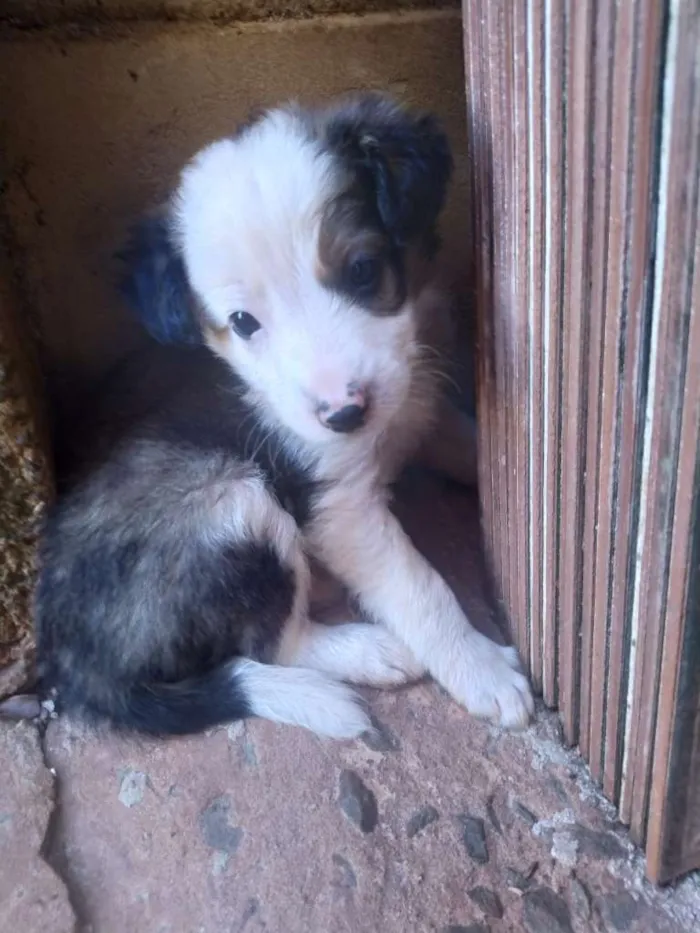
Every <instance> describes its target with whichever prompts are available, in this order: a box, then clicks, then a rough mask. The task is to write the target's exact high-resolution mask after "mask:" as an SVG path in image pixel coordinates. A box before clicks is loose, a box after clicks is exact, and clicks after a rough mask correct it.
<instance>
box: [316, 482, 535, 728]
mask: <svg viewBox="0 0 700 933" xmlns="http://www.w3.org/2000/svg"><path fill="white" fill-rule="evenodd" d="M348 496H350V498H351V500H352V504H353V505H354V508H351V507H350V504H351V503H350V501H349V499H348ZM358 496H359V497H360V500H359V501H361V503H362V505H361V507H360V508H358V506H357V502H358ZM307 538H308V539H309V540H310V542H311V544H312V547H313V548H314V549H315V553H316V555H317V557H318V558H319V559H320V560H322V561H323V562H324V563H325V564H326V566H328V567H329V568H330V569H331V571H332V572H334V573H335V574H336V576H338V577H339V578H340V579H341V580H343V582H344V583H345V584H346V585H347V586H348V587H349V588H350V589H351V590H352V591H353V592H354V593H356V594H357V596H358V597H359V599H360V601H361V603H362V605H363V607H364V609H365V610H366V611H367V612H368V613H369V614H370V615H371V616H372V617H373V618H375V619H376V620H377V621H379V622H381V623H383V624H384V625H386V626H387V628H389V629H390V630H391V631H393V632H394V633H395V634H396V635H397V636H398V637H399V638H400V639H401V640H402V641H403V642H405V644H406V645H407V646H408V648H409V649H410V650H411V652H412V654H413V655H414V657H415V658H416V660H417V661H418V663H419V664H423V665H425V667H426V668H427V669H428V671H429V672H430V673H431V674H432V675H433V677H435V679H436V680H437V681H439V682H440V683H441V684H442V685H443V686H444V687H445V688H446V689H447V690H448V691H449V693H451V694H452V696H453V697H454V698H455V699H456V700H457V701H458V702H460V703H462V704H463V705H464V706H465V707H466V708H467V709H468V710H469V711H470V712H471V713H473V714H474V715H476V716H481V717H485V718H488V719H492V720H494V721H495V722H498V723H501V724H502V725H504V726H510V727H522V726H525V725H526V724H527V722H528V720H529V717H530V715H531V714H532V712H533V710H534V704H533V700H532V694H531V691H530V687H529V684H528V681H527V679H526V678H525V677H524V676H523V674H522V673H520V671H519V669H518V656H517V652H516V651H515V649H514V648H505V647H501V646H499V645H496V644H494V642H492V641H490V640H489V639H488V638H486V637H485V636H484V635H482V634H481V633H479V632H477V631H476V629H474V628H473V626H472V625H470V623H469V621H468V619H467V618H466V616H465V615H464V613H463V612H462V610H461V608H460V606H459V603H458V602H457V600H456V598H455V596H454V594H453V593H452V591H451V590H450V588H449V587H448V585H447V584H446V583H445V581H444V580H443V579H442V578H441V577H440V575H439V574H438V573H437V572H436V571H435V570H434V569H433V568H432V567H431V566H430V564H429V563H428V562H427V561H426V560H425V559H424V558H423V557H422V556H421V555H420V554H419V553H418V551H416V549H415V548H414V547H413V545H412V544H411V542H410V540H409V539H408V537H407V535H406V534H405V533H404V531H403V529H402V528H401V526H400V524H399V522H398V521H397V520H396V519H395V518H394V516H393V515H392V514H391V513H390V511H389V509H388V508H387V506H386V503H385V500H384V498H383V496H381V495H380V494H379V493H378V492H376V491H372V490H365V491H364V497H362V493H361V492H358V490H357V489H354V490H348V489H347V488H343V487H335V488H333V489H331V490H329V491H328V492H327V493H326V495H325V497H324V499H323V502H322V504H321V508H320V509H319V511H318V512H317V515H316V518H315V520H314V522H313V524H312V526H311V528H310V529H309V532H308V533H307Z"/></svg>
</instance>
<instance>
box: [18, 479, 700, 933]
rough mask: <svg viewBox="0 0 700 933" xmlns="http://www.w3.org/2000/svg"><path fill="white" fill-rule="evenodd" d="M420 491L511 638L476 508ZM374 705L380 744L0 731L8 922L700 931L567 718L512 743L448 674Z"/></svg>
mask: <svg viewBox="0 0 700 933" xmlns="http://www.w3.org/2000/svg"><path fill="white" fill-rule="evenodd" d="M410 498H411V502H412V506H411V512H412V516H411V517H408V518H407V516H405V515H404V520H405V521H406V523H407V525H408V527H409V531H412V532H413V533H414V536H415V537H417V539H419V540H418V543H419V545H420V546H421V547H422V549H423V550H424V551H425V553H426V554H428V556H429V557H430V558H431V560H433V562H434V563H436V565H437V566H438V567H439V568H440V569H441V570H442V572H443V573H444V574H445V575H446V576H447V577H448V579H450V580H451V582H452V584H453V586H454V587H455V589H456V590H457V591H458V595H459V596H460V598H461V600H462V602H463V603H464V604H465V606H466V608H467V609H468V611H470V612H471V615H472V617H473V618H474V619H475V621H476V622H477V623H478V624H479V625H480V627H481V628H482V629H484V630H488V631H491V632H493V631H494V625H495V622H494V618H493V613H492V612H491V611H490V609H489V603H488V600H487V595H486V593H485V591H484V589H483V580H484V573H483V567H482V565H481V562H480V558H479V549H478V538H477V534H476V529H477V527H478V521H477V507H476V503H475V501H474V499H473V497H471V496H470V495H467V494H465V493H464V492H462V491H459V492H458V491H456V490H455V491H451V492H448V491H445V490H442V493H441V496H440V498H437V497H436V491H435V489H430V488H429V484H427V485H426V486H425V487H424V488H423V489H422V491H421V490H416V489H415V488H414V489H412V490H411V491H410ZM428 509H429V511H427V510H428ZM428 515H429V516H430V518H429V520H427V521H426V516H428ZM418 530H420V533H418ZM455 555H460V561H459V566H458V567H456V566H455V561H454V556H455ZM367 697H368V700H369V702H370V704H371V706H372V709H373V712H374V715H375V717H376V722H377V731H376V734H375V735H374V736H373V737H372V738H371V739H367V740H365V741H358V742H351V743H340V744H334V743H331V742H327V741H322V740H320V739H318V738H316V737H314V736H312V735H310V734H307V733H304V732H302V731H300V730H294V729H289V728H287V729H285V728H282V727H277V726H274V725H272V724H270V723H266V722H257V721H251V722H247V723H245V724H243V723H237V724H235V725H233V726H230V727H228V728H221V729H217V730H214V731H213V732H210V733H209V734H207V735H202V736H198V737H195V738H190V739H184V740H178V741H171V742H155V741H146V740H136V739H130V738H125V737H118V736H115V735H113V734H109V733H103V734H94V733H89V732H87V731H85V730H84V729H82V728H79V727H78V726H76V725H74V724H72V723H70V722H68V721H64V720H53V721H51V722H49V724H48V727H47V728H46V729H45V731H44V732H43V734H40V732H39V730H38V729H37V728H36V727H35V726H34V725H33V724H31V723H27V722H19V723H2V724H0V754H1V755H2V760H3V762H4V763H5V775H4V778H3V781H2V782H1V783H0V849H1V851H2V856H3V857H2V865H3V868H2V872H1V873H0V929H3V930H14V929H16V930H22V931H23V933H39V931H41V933H44V931H49V933H64V931H65V933H68V931H80V933H221V931H231V933H242V931H244V933H261V931H267V933H380V931H381V933H510V931H513V933H515V931H523V930H524V931H527V933H585V931H589V930H590V931H594V933H618V931H632V933H634V931H638V933H642V931H649V930H654V933H687V931H690V930H694V929H700V881H699V880H698V879H697V878H696V877H689V878H687V879H685V880H684V881H683V882H682V883H681V884H680V885H678V886H677V887H676V888H673V889H665V890H655V889H654V888H652V887H651V886H650V885H649V884H648V883H647V882H646V881H645V880H644V876H643V861H642V858H641V855H640V854H639V852H638V851H637V850H636V849H635V848H634V846H633V845H632V844H631V843H630V841H629V839H628V837H627V835H626V833H625V831H624V829H623V828H622V827H621V826H620V825H619V824H617V823H616V822H615V816H614V812H613V810H612V808H610V806H609V805H608V804H607V803H606V802H605V801H604V800H603V799H602V798H601V796H600V795H599V793H598V791H597V789H596V788H595V786H594V785H593V784H592V782H591V780H590V778H589V776H588V772H587V770H586V768H585V766H584V764H583V762H582V761H581V759H580V758H579V757H578V756H577V755H576V754H575V753H574V752H570V751H567V750H565V749H564V748H563V746H562V744H561V735H560V730H559V725H558V720H557V718H556V716H555V715H554V714H552V713H549V712H547V711H545V710H543V709H540V710H539V711H538V716H537V721H536V723H535V724H534V725H533V726H532V727H531V729H530V730H528V731H527V732H525V733H522V734H509V733H506V732H503V731H501V730H499V729H496V728H494V727H491V726H489V725H486V724H484V723H479V722H476V721H474V720H472V719H470V718H469V717H468V716H467V715H466V713H464V711H462V710H460V709H459V708H458V707H457V706H456V705H455V704H454V703H452V702H451V701H450V700H449V699H448V698H447V697H446V696H444V695H443V693H442V692H441V691H440V690H439V689H438V688H436V687H435V686H433V685H431V684H420V685H417V686H414V687H411V688H410V689H406V690H401V691H397V692H393V693H392V692H385V693H380V692H374V691H371V692H370V691H368V693H367Z"/></svg>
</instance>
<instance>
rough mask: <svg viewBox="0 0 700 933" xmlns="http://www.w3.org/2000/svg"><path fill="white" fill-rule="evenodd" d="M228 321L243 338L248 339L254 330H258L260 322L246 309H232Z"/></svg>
mask: <svg viewBox="0 0 700 933" xmlns="http://www.w3.org/2000/svg"><path fill="white" fill-rule="evenodd" d="M229 322H230V324H231V327H232V328H233V329H234V330H235V331H236V333H237V334H238V336H239V337H242V338H243V340H250V338H251V337H252V336H253V334H254V333H255V331H256V330H260V323H259V322H258V321H257V320H256V319H255V318H254V317H253V315H252V314H248V312H247V311H234V312H233V314H232V315H231V316H230V317H229Z"/></svg>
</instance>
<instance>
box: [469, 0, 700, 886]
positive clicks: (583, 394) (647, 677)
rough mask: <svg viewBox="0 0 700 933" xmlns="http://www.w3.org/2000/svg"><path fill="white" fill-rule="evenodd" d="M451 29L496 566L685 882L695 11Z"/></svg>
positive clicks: (697, 3) (542, 14)
mask: <svg viewBox="0 0 700 933" xmlns="http://www.w3.org/2000/svg"><path fill="white" fill-rule="evenodd" d="M464 8H465V30H466V33H467V35H466V38H465V46H466V48H467V50H468V54H467V58H468V61H469V73H470V75H472V76H473V77H472V79H471V80H472V86H471V87H469V88H468V89H467V92H468V97H469V100H470V102H471V105H472V112H473V113H476V112H478V114H479V118H478V119H479V120H480V121H483V123H482V125H481V126H479V127H477V126H476V123H477V119H476V118H474V119H473V121H472V123H473V132H474V135H475V141H474V142H473V143H472V147H473V153H474V161H475V172H474V175H475V179H476V182H475V191H476V192H477V194H478V197H479V199H480V202H481V205H480V209H479V211H478V212H475V217H476V221H475V222H476V230H477V240H478V242H479V246H480V262H481V265H482V267H483V268H482V272H481V275H480V298H479V307H480V315H481V318H482V322H481V325H480V326H481V333H482V335H483V340H484V342H485V343H484V346H483V348H482V349H483V356H485V357H486V362H484V361H483V360H482V361H481V363H480V367H481V368H480V372H481V376H480V379H481V381H483V383H484V391H483V393H482V399H484V400H485V401H484V403H483V406H482V408H480V412H483V414H482V417H485V418H487V419H488V421H487V422H484V423H482V425H481V432H482V443H481V446H480V451H481V460H482V462H481V464H480V470H481V474H480V475H481V477H482V481H484V482H487V483H488V487H487V489H486V491H485V492H484V493H483V499H484V503H485V507H484V516H485V521H487V522H490V527H489V529H488V541H489V546H490V547H491V551H492V559H493V562H494V566H496V567H497V572H498V582H499V586H500V591H501V593H502V595H503V598H504V602H505V606H506V608H507V610H508V611H509V613H510V616H511V619H512V620H513V623H514V625H515V634H516V638H517V641H518V644H519V647H520V649H521V653H522V654H523V656H524V657H525V658H526V659H527V660H528V661H529V665H530V672H531V675H532V678H533V682H534V683H535V684H536V686H538V687H541V689H542V691H543V696H544V698H545V701H546V702H547V703H548V704H550V705H557V706H558V707H559V710H560V714H561V716H562V720H563V723H564V732H565V736H566V739H567V740H568V741H569V742H572V743H573V742H576V741H577V740H578V741H579V743H580V746H581V750H582V752H583V753H584V755H585V756H586V758H587V759H588V761H589V763H590V765H591V769H592V772H593V774H594V776H595V777H596V778H597V779H598V780H599V781H601V783H602V785H603V789H604V790H605V792H606V794H607V795H608V797H609V798H610V799H612V800H614V801H616V802H618V803H619V806H620V815H621V818H622V819H623V820H625V821H627V822H628V823H629V824H630V826H631V831H632V834H633V836H634V838H635V839H636V840H637V841H638V842H640V843H644V842H645V840H646V843H647V852H648V865H649V874H650V876H651V877H652V878H654V879H655V880H666V879H668V878H670V877H674V876H675V875H677V874H678V872H679V871H683V870H686V869H688V868H690V867H695V866H697V865H698V864H699V863H700V683H699V682H698V679H697V674H696V672H697V669H698V666H700V566H699V565H700V530H698V527H697V526H698V525H700V465H699V464H700V372H698V370H699V369H700V323H698V319H697V318H698V315H699V314H700V284H698V283H699V282H700V253H699V252H698V251H699V250H700V245H699V243H698V240H699V238H700V233H698V229H699V228H700V215H698V210H699V208H698V202H699V200H700V177H699V175H700V168H699V166H700V0H672V2H671V3H670V4H668V5H661V4H657V5H654V6H653V8H650V7H649V5H648V4H646V3H645V2H644V0H620V2H619V3H617V4H603V3H594V2H593V0H583V2H581V3H577V4H573V3H566V4H557V3H555V2H554V0H528V2H527V3H526V4H508V3H506V2H505V0H498V2H490V0H465V3H464ZM691 287H692V289H694V293H693V296H692V297H691ZM486 456H488V457H490V458H491V459H490V461H489V462H488V463H484V462H483V461H484V458H485V457H486ZM693 665H694V667H693ZM693 671H695V676H693Z"/></svg>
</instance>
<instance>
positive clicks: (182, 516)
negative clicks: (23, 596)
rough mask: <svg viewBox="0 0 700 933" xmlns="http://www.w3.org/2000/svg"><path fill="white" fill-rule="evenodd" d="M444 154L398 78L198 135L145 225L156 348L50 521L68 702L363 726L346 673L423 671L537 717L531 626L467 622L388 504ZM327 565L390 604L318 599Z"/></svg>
mask: <svg viewBox="0 0 700 933" xmlns="http://www.w3.org/2000/svg"><path fill="white" fill-rule="evenodd" d="M450 170H451V157H450V153H449V148H448V143H447V140H446V137H445V135H444V133H443V132H442V130H441V129H440V127H439V126H438V124H437V122H436V121H435V119H434V118H433V117H432V116H430V115H426V114H420V113H413V112H408V111H406V110H404V109H403V108H401V107H399V106H397V105H396V104H394V103H392V102H391V101H389V100H387V99H385V98H383V97H380V96H364V95H363V96H360V97H358V98H354V99H352V100H348V101H344V102H342V103H340V104H337V105H335V106H331V107H329V108H327V109H303V108H301V107H298V106H296V105H293V106H288V107H282V108H280V109H275V110H272V111H269V112H267V113H265V114H263V115H262V116H260V117H259V118H258V119H257V120H256V121H254V122H252V123H250V124H249V125H247V126H246V127H245V128H244V129H242V130H241V131H240V132H239V133H238V134H237V135H236V136H235V137H232V138H230V139H223V140H221V141H219V142H216V143H214V144H213V145H210V146H209V147H207V148H206V149H204V150H203V151H202V152H200V153H199V155H197V156H196V157H195V159H194V160H193V161H192V162H191V163H190V164H189V165H188V166H187V167H186V168H185V170H184V172H183V173H182V176H181V178H180V182H179V186H178V188H177V190H176V192H175V194H174V196H173V198H172V199H171V201H170V202H169V204H168V205H167V207H166V208H165V209H164V210H163V212H162V213H161V214H160V215H159V216H157V217H155V218H151V219H150V220H148V221H147V222H146V223H145V224H144V225H143V226H142V227H141V228H140V231H139V232H138V234H137V236H136V238H135V240H134V242H133V243H132V245H131V247H130V249H129V250H128V251H127V254H126V258H127V260H128V263H129V274H128V280H127V293H128V297H129V298H130V301H131V304H132V305H133V307H134V308H135V310H136V311H137V313H138V315H139V316H140V318H141V320H142V321H143V323H144V324H145V326H146V327H147V328H148V329H149V331H150V332H151V334H152V335H153V336H154V337H155V338H156V340H157V341H159V343H160V344H161V345H163V346H161V347H160V348H157V349H154V350H149V351H148V352H147V353H146V354H145V356H143V357H140V358H138V359H137V360H135V361H131V362H130V363H129V364H127V365H126V366H125V367H124V368H123V370H122V371H121V372H120V374H119V376H118V377H117V378H116V382H115V385H114V386H113V390H112V393H111V396H110V398H109V399H107V400H106V401H105V402H104V403H103V405H102V407H101V421H100V425H101V427H100V430H99V431H95V430H94V428H93V429H90V430H88V428H87V427H86V428H85V434H86V437H85V445H86V455H85V464H84V466H83V469H82V471H81V472H80V473H79V474H78V476H77V478H76V480H75V482H74V483H73V484H72V486H71V487H70V488H69V489H68V490H66V491H65V492H64V493H63V494H62V495H61V496H60V497H59V501H58V503H57V505H56V508H55V509H54V511H53V514H52V515H51V517H50V519H49V521H48V525H47V528H46V532H45V536H44V541H43V550H42V554H41V570H40V579H39V582H38V587H37V594H36V614H37V634H38V653H39V674H40V678H41V682H42V688H43V691H44V692H45V693H48V692H51V694H52V695H55V696H56V698H57V702H58V704H59V708H61V709H64V710H67V711H73V712H77V713H80V714H83V715H87V716H89V717H91V718H96V719H106V720H108V721H111V722H112V723H113V724H114V725H116V726H118V727H124V728H133V729H137V730H141V731H143V732H146V733H152V734H161V735H163V734H178V733H189V732H194V731H198V730H201V729H204V728H207V727H210V726H213V725H216V724H219V723H225V722H229V721H231V720H236V719H240V718H242V717H247V716H260V717H264V718H267V719H271V720H274V721H277V722H285V723H293V724H296V725H300V726H304V727H306V728H309V729H312V730H314V731H315V732H318V733H320V734H325V735H329V736H334V737H350V736H356V735H358V734H360V733H362V732H363V731H364V730H365V729H367V728H368V726H369V720H368V717H367V714H366V712H365V710H364V708H363V706H362V704H361V703H359V702H358V701H357V699H356V696H355V694H354V693H353V692H352V691H351V690H350V688H348V687H346V686H345V685H344V684H343V683H342V681H349V682H354V683H363V684H373V685H379V686H392V685H397V684H401V683H403V682H406V681H408V680H410V679H416V678H419V677H421V676H422V675H423V674H424V673H425V672H429V673H430V674H431V675H432V676H433V677H435V679H436V680H438V681H439V682H440V683H441V684H442V685H443V686H444V687H445V688H446V689H447V690H448V691H449V692H450V694H451V695H452V696H453V697H454V698H455V699H456V700H457V701H458V702H459V703H461V704H463V705H464V706H465V707H466V708H467V709H468V710H469V711H471V712H472V713H473V714H475V715H477V716H483V717H488V718H490V719H492V720H494V721H495V722H498V723H501V724H502V725H504V726H513V727H518V726H524V725H525V724H526V723H527V722H528V719H529V717H530V715H531V713H532V710H533V703H532V696H531V693H530V688H529V686H528V682H527V680H526V678H525V677H524V676H523V674H522V673H520V671H519V670H518V661H517V655H516V652H515V650H514V649H513V648H504V647H500V646H498V645H496V644H494V643H492V642H491V641H489V640H488V639H487V638H485V637H484V636H483V635H481V634H479V633H478V632H477V631H476V630H475V629H474V628H473V627H472V626H471V625H470V623H469V621H468V619H467V618H466V617H465V616H464V614H463V612H462V610H461V609H460V607H459V605H458V603H457V601H456V599H455V597H454V595H453V594H452V592H451V590H450V589H449V587H448V586H447V585H446V583H445V582H444V581H443V580H442V579H441V577H440V576H439V575H438V574H437V573H436V572H435V570H433V569H432V567H431V566H430V565H429V564H428V562H427V561H426V560H424V559H423V558H422V557H421V556H420V555H419V553H418V552H417V551H416V550H415V549H414V547H413V546H412V544H411V543H410V541H409V539H408V538H407V536H406V535H405V534H404V532H403V531H402V529H401V527H400V525H399V524H398V522H397V520H396V519H395V518H394V517H393V515H392V513H391V511H390V509H389V505H388V498H389V493H388V485H389V484H390V483H391V481H392V480H393V479H394V478H395V476H396V474H397V471H398V470H399V469H400V468H401V467H402V465H403V464H404V463H405V461H406V459H407V458H408V457H409V456H411V455H412V454H413V453H414V452H415V450H416V448H417V447H418V445H419V444H420V443H421V441H422V440H423V439H424V438H425V437H426V433H427V432H428V431H429V430H430V429H431V427H432V426H433V425H434V423H435V420H436V418H437V416H438V415H437V413H438V409H439V391H438V387H437V384H436V374H435V369H436V366H435V356H434V351H433V348H432V345H431V344H430V343H429V334H430V331H431V327H433V325H434V323H435V321H436V320H437V318H438V316H439V315H440V314H441V313H442V312H443V310H444V308H445V305H446V302H445V298H444V296H443V295H442V294H441V292H440V290H439V289H438V288H437V287H436V285H435V282H434V279H433V278H432V272H431V264H430V260H431V257H432V255H433V253H434V252H435V248H436V245H437V238H436V223H437V220H438V216H439V214H440V211H441V209H442V206H443V201H444V198H445V192H446V187H447V184H448V179H449V175H450ZM187 344H190V345H191V346H186V345H187ZM177 345H181V346H177ZM93 441H94V443H93ZM90 445H92V447H93V448H94V449H91V450H90V453H89V456H88V454H87V448H88V447H89V446H90ZM315 563H318V564H320V565H321V566H322V567H323V568H325V569H327V570H328V571H330V573H331V574H332V575H333V576H334V577H335V578H336V579H338V580H340V581H341V582H342V583H343V584H344V585H345V586H346V587H347V589H348V590H349V591H350V593H351V594H353V596H354V597H355V599H356V600H357V601H358V602H359V604H360V605H361V607H362V610H363V612H364V615H365V617H369V618H371V619H373V620H374V621H375V623H376V624H365V623H363V622H358V621H352V622H351V621H349V622H348V623H347V624H344V625H340V626H334V627H330V626H324V625H320V624H318V623H316V622H313V621H311V620H310V612H309V606H310V590H311V566H312V565H313V564H315Z"/></svg>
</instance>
